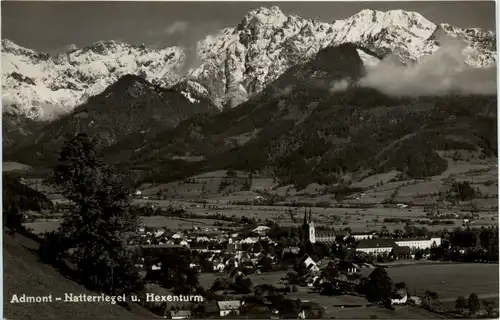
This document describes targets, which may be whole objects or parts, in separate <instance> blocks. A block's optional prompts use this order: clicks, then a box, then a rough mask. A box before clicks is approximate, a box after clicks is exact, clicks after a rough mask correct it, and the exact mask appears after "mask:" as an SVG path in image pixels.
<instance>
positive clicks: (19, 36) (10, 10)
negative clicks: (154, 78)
mask: <svg viewBox="0 0 500 320" xmlns="http://www.w3.org/2000/svg"><path fill="white" fill-rule="evenodd" d="M1 5H2V38H7V39H10V40H12V41H14V42H15V43H17V44H19V45H21V46H24V47H28V48H32V49H35V50H38V51H44V52H49V53H55V52H58V51H62V50H64V48H65V47H67V46H68V45H70V44H76V45H77V46H78V47H83V46H86V45H89V44H91V43H93V42H96V41H98V40H119V41H125V42H128V43H132V44H138V43H145V44H146V45H148V46H156V47H166V46H171V45H183V46H190V45H193V44H194V43H195V42H196V41H197V40H200V39H201V38H203V37H204V36H205V35H207V34H209V33H214V32H216V31H218V30H220V29H221V28H223V27H233V26H236V25H237V24H238V23H239V22H240V21H241V19H242V18H243V16H244V15H245V14H246V13H247V12H248V11H250V10H251V9H254V8H258V7H262V6H271V5H277V6H279V7H280V8H281V10H282V11H283V12H284V13H286V14H295V15H299V16H302V17H305V18H317V19H319V20H321V21H324V22H332V21H333V20H337V19H344V18H347V17H349V16H351V15H353V14H355V13H357V12H359V11H360V10H362V9H365V8H370V9H377V10H390V9H403V10H410V11H417V12H419V13H421V14H422V15H423V16H425V17H426V18H427V19H429V20H431V21H432V22H434V23H441V22H447V23H450V24H452V25H455V26H459V27H480V28H485V29H489V30H495V3H494V2H493V1H467V2H465V1H464V2H459V1H439V2H438V1H408V2H406V1H395V2H210V3H208V2H115V1H109V2H108V1H106V2H90V1H85V2H66V1H64V2H63V1H57V2H45V1H37V2H31V1H2V4H1Z"/></svg>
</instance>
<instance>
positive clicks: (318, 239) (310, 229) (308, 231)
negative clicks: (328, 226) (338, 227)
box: [302, 208, 337, 243]
mask: <svg viewBox="0 0 500 320" xmlns="http://www.w3.org/2000/svg"><path fill="white" fill-rule="evenodd" d="M307 213H308V212H307V209H306V210H305V211H304V223H303V224H302V228H303V230H304V234H305V235H306V236H305V239H304V240H305V241H310V242H311V243H335V240H336V237H337V236H336V234H335V231H334V230H329V231H318V232H316V227H315V226H314V221H313V219H312V212H311V208H309V215H308V214H307Z"/></svg>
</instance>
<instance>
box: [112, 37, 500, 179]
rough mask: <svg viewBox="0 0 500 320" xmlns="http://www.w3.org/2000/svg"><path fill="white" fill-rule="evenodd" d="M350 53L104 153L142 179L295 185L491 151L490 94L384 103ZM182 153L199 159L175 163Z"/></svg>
mask: <svg viewBox="0 0 500 320" xmlns="http://www.w3.org/2000/svg"><path fill="white" fill-rule="evenodd" d="M359 50H360V49H359V48H357V47H356V46H354V45H351V44H345V45H340V46H338V47H335V48H325V49H323V50H321V51H320V52H319V53H318V54H317V55H316V57H315V58H314V59H313V60H311V61H309V62H306V63H304V64H302V65H299V66H296V67H292V68H290V69H289V70H288V71H287V72H285V73H284V74H283V75H282V76H281V77H279V78H278V79H277V80H275V81H274V82H273V83H272V84H271V85H270V86H268V87H267V88H266V89H265V90H263V91H262V92H261V93H260V94H259V95H257V96H256V97H254V98H252V99H250V100H249V101H247V102H245V103H243V104H242V105H240V106H238V107H236V108H233V109H231V110H228V111H226V112H223V113H221V114H217V115H214V116H206V115H201V114H200V115H196V116H194V117H192V118H190V119H188V120H186V121H184V122H182V123H181V124H180V125H179V126H178V127H177V128H175V129H174V130H170V131H166V132H164V133H160V134H157V135H156V136H155V138H154V139H150V140H147V141H139V140H124V141H123V142H122V143H121V144H117V145H115V146H113V147H112V148H111V149H108V150H105V152H106V153H107V154H108V157H109V156H110V155H114V154H116V152H117V149H120V150H121V151H122V153H121V156H122V158H121V159H118V158H113V160H114V161H115V162H117V163H121V164H122V165H123V168H127V169H126V170H128V171H142V174H143V175H145V176H147V179H150V180H157V181H162V180H168V179H173V178H180V177H183V175H187V174H193V173H196V172H199V171H202V170H209V171H211V170H218V169H228V168H231V169H240V170H247V171H252V170H257V171H261V172H262V171H264V172H267V173H269V174H272V175H275V176H276V177H278V178H279V180H280V181H281V182H282V183H295V184H297V185H300V186H304V185H305V184H307V183H310V182H320V183H335V182H340V181H343V180H345V179H351V178H352V179H357V178H361V177H363V176H366V175H369V174H374V173H378V172H387V171H390V170H394V169H395V170H398V171H400V172H402V173H403V174H405V175H407V176H410V177H427V176H432V175H436V174H439V173H441V172H443V171H444V170H445V169H446V167H447V163H446V161H445V160H444V159H442V158H441V157H440V156H439V155H438V153H437V151H439V150H454V149H466V150H475V151H478V152H479V153H480V154H482V156H483V157H491V156H495V155H496V154H497V147H496V146H497V142H496V137H497V135H496V132H497V127H496V115H497V111H496V97H495V96H477V95H469V96H461V95H459V94H453V93H449V94H446V95H441V96H423V97H391V96H388V95H385V94H383V93H381V92H379V91H377V90H375V89H371V88H364V87H359V86H358V85H357V83H356V79H359V78H360V77H362V76H363V74H364V73H365V70H364V66H363V63H362V60H361V58H360V56H359ZM312 75H317V76H318V78H314V77H312ZM294 79H295V80H294ZM339 84H341V85H339ZM125 150H128V151H127V152H126V151H125ZM186 157H190V158H191V159H198V160H197V161H180V160H179V159H182V158H183V159H186ZM201 159H203V160H202V161H200V160H201Z"/></svg>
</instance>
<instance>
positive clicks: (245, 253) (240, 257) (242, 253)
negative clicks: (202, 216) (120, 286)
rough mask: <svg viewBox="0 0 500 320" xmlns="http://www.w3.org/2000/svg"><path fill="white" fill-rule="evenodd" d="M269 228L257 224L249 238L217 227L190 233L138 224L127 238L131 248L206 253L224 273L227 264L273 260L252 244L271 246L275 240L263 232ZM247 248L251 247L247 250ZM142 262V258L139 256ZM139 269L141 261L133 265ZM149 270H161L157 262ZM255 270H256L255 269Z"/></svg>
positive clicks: (237, 264)
mask: <svg viewBox="0 0 500 320" xmlns="http://www.w3.org/2000/svg"><path fill="white" fill-rule="evenodd" d="M267 230H269V227H267V226H259V227H257V228H255V229H254V230H253V233H254V235H253V236H250V237H240V235H239V234H238V233H230V232H226V231H221V230H217V229H213V228H212V229H209V228H205V229H199V228H196V229H194V230H192V231H191V232H174V233H172V232H168V231H167V230H166V229H163V228H158V229H156V228H144V227H141V228H139V229H138V230H137V233H136V234H134V235H131V236H130V237H129V238H128V245H129V246H130V247H140V248H143V249H144V248H161V249H162V250H166V251H168V250H170V251H191V252H198V253H203V254H206V256H207V260H208V261H209V262H210V263H211V265H212V267H213V269H212V270H211V271H214V272H223V271H224V270H225V269H227V268H228V267H231V268H238V267H240V266H243V265H245V266H257V265H258V263H259V261H261V260H262V258H264V257H266V258H269V259H270V261H272V262H276V261H277V258H276V257H275V256H273V255H271V254H269V253H263V252H262V250H255V251H253V250H252V248H253V246H254V245H255V244H256V243H257V242H260V243H263V242H267V243H269V244H270V245H275V244H276V243H275V242H274V241H273V240H271V239H270V238H269V237H267V236H266V235H265V233H266V231H267ZM249 248H250V250H248V249H249ZM142 261H144V258H142ZM136 267H138V268H144V267H145V266H144V263H138V264H136ZM190 267H191V268H199V265H198V264H196V263H192V264H191V265H190ZM151 269H152V270H158V269H161V266H160V265H153V266H151ZM257 272H258V271H257Z"/></svg>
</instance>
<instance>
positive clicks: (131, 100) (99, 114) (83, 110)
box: [5, 75, 218, 165]
mask: <svg viewBox="0 0 500 320" xmlns="http://www.w3.org/2000/svg"><path fill="white" fill-rule="evenodd" d="M205 112H206V113H214V112H218V109H217V108H215V107H214V106H213V105H212V104H211V102H210V101H208V100H206V99H201V100H194V99H192V98H190V97H186V96H185V95H183V94H182V93H180V92H177V91H173V90H168V89H163V88H161V87H159V86H156V85H153V84H151V83H149V82H148V81H146V80H144V79H143V78H141V77H139V76H136V75H125V76H123V77H121V78H120V79H119V80H118V81H117V82H116V83H114V84H112V85H111V86H109V87H108V88H107V89H106V90H104V92H102V93H101V94H99V95H97V96H94V97H91V98H90V99H89V100H88V102H87V103H86V104H83V105H81V106H79V107H77V108H76V109H75V110H74V111H73V112H72V113H71V114H68V115H65V116H63V117H61V118H60V119H57V120H55V121H52V122H50V123H49V124H47V125H46V126H45V127H44V128H43V130H41V132H40V134H39V135H38V137H36V139H34V143H29V144H27V145H25V146H24V147H21V148H15V149H14V150H13V151H12V152H11V153H7V154H6V155H5V157H6V158H7V159H18V160H20V159H24V160H25V161H26V163H29V164H35V165H36V164H37V162H38V161H42V162H44V163H48V162H51V161H53V160H55V159H56V157H57V152H58V150H59V148H60V147H61V145H62V143H63V142H64V140H65V139H66V137H67V136H73V135H75V134H77V133H78V132H87V133H89V134H91V135H97V136H99V137H100V138H101V140H102V142H103V144H104V145H105V146H109V145H113V144H115V143H117V142H119V141H120V140H121V139H122V138H124V137H126V136H128V135H131V134H137V135H142V134H150V135H154V134H155V133H156V132H160V131H164V130H167V129H171V128H174V127H175V126H176V125H177V124H178V123H179V122H181V121H182V120H185V119H187V118H189V117H190V116H192V115H194V114H195V113H205Z"/></svg>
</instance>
